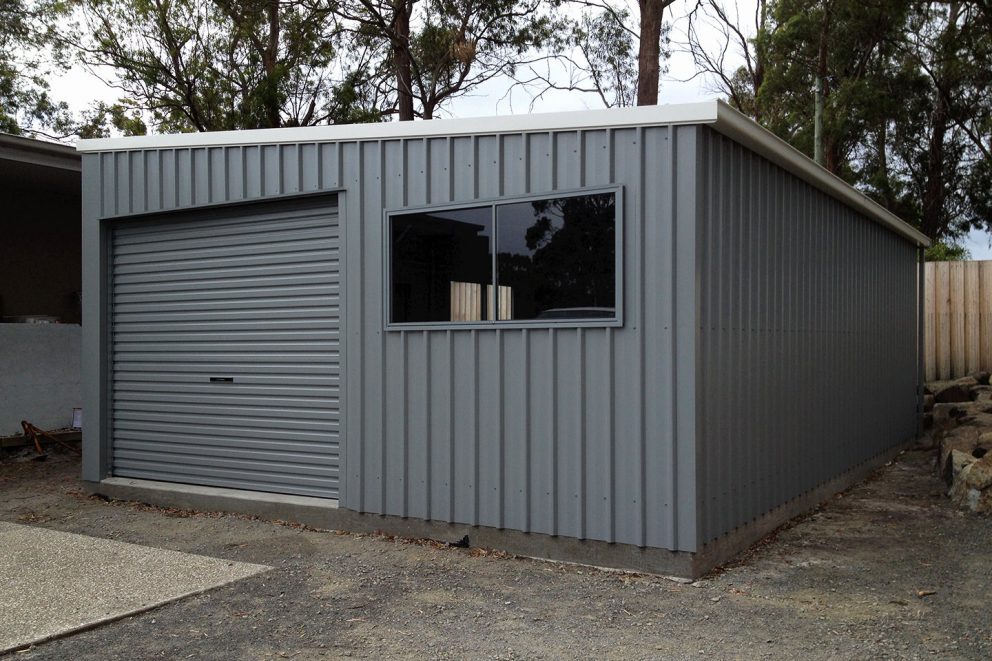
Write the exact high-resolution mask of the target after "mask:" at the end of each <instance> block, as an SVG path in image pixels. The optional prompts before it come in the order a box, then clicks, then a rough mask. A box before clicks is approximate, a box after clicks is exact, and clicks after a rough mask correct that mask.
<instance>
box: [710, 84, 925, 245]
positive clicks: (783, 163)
mask: <svg viewBox="0 0 992 661" xmlns="http://www.w3.org/2000/svg"><path fill="white" fill-rule="evenodd" d="M718 106H719V110H718V111H717V120H716V123H715V124H714V125H713V128H714V129H715V130H717V131H719V132H720V133H722V134H723V135H725V136H727V137H728V138H730V139H732V140H735V141H737V142H739V143H741V144H742V145H744V146H745V147H747V148H748V149H750V150H751V151H753V152H755V153H757V154H760V155H762V156H764V157H765V158H767V159H768V160H769V161H771V162H772V163H775V164H776V165H778V166H779V167H781V168H783V169H784V170H786V171H787V172H790V173H792V174H794V175H796V176H797V177H799V178H800V179H802V180H804V181H806V182H807V183H809V184H812V185H813V186H816V187H817V188H819V189H820V190H822V191H823V192H824V193H827V194H828V195H830V196H832V197H834V198H837V199H838V200H840V201H841V202H844V203H845V204H847V205H848V206H851V207H854V208H855V209H857V210H858V211H860V212H861V213H863V214H865V215H866V216H868V217H869V218H872V219H873V220H875V221H876V222H878V223H879V224H881V225H884V226H885V227H887V228H889V229H890V230H892V231H893V232H896V233H897V234H900V235H901V236H903V237H905V238H906V239H909V240H910V241H912V242H913V243H915V244H916V245H917V246H921V247H926V246H929V245H930V239H928V238H927V236H926V235H925V234H923V233H922V232H920V231H919V230H917V229H916V228H915V227H913V226H912V225H910V224H909V223H907V222H906V221H904V220H902V219H901V218H899V216H896V215H895V214H893V213H892V212H890V211H889V210H888V209H886V208H885V207H883V206H882V205H880V204H879V203H878V202H875V201H874V200H872V199H871V198H869V197H868V196H867V195H865V194H864V193H862V192H861V191H859V190H858V189H857V188H854V187H853V186H851V185H850V184H848V183H847V182H845V181H844V180H843V179H841V178H840V177H837V176H836V175H834V174H832V173H831V172H829V171H828V170H827V169H826V168H824V167H822V166H820V165H818V164H817V163H816V162H815V161H813V160H812V159H811V158H809V157H808V156H806V154H804V153H802V152H801V151H799V150H798V149H796V148H795V147H793V146H792V145H790V144H789V143H787V142H786V141H785V140H782V139H781V138H779V137H778V136H777V135H775V134H774V133H772V132H771V131H769V130H768V129H765V128H763V127H762V126H760V125H759V124H758V123H757V122H755V121H753V120H752V119H750V118H749V117H747V116H745V115H743V114H741V113H739V112H737V111H736V110H734V109H733V108H731V107H730V106H728V105H727V104H725V103H723V102H719V103H718Z"/></svg>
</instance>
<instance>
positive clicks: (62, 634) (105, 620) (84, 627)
mask: <svg viewBox="0 0 992 661" xmlns="http://www.w3.org/2000/svg"><path fill="white" fill-rule="evenodd" d="M243 564H257V563H243ZM272 569H273V567H263V568H262V569H260V570H259V571H257V572H255V573H254V574H251V575H250V576H242V577H240V578H232V579H231V580H229V581H224V582H223V583H217V584H216V585H210V586H207V587H205V588H202V589H199V590H190V591H189V592H184V593H182V594H179V595H176V596H175V597H171V598H169V599H166V600H165V601H160V602H158V603H155V604H148V605H147V606H139V607H138V608H132V609H131V610H128V611H125V612H122V613H115V614H113V615H108V616H107V617H102V618H100V619H97V620H94V621H92V622H87V623H86V624H81V625H79V626H78V627H71V628H69V629H66V630H64V631H59V632H57V633H53V634H50V635H48V636H44V637H42V638H38V639H36V640H32V641H31V642H30V643H25V644H23V645H14V646H13V647H6V648H0V656H4V655H6V654H11V653H14V652H20V651H23V650H29V649H31V648H33V647H35V646H37V645H42V644H44V643H50V642H52V641H53V640H59V639H61V638H66V637H68V636H72V635H74V634H77V633H82V632H84V631H91V630H92V629H96V628H98V627H102V626H103V625H105V624H110V623H111V622H117V621H119V620H123V619H125V618H128V617H133V616H135V615H140V614H142V613H147V612H148V611H153V610H156V609H158V608H162V607H163V606H168V605H169V604H174V603H176V602H177V601H182V600H183V599H187V598H189V597H195V596H197V595H201V594H206V593H207V592H210V591H211V590H216V589H218V588H222V587H224V586H227V585H231V584H232V583H237V582H238V581H242V580H244V579H246V578H252V577H254V576H258V575H259V574H264V573H266V572H269V571H272Z"/></svg>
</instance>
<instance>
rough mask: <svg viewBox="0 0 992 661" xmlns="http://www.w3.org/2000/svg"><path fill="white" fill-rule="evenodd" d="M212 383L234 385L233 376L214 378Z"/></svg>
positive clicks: (211, 380)
mask: <svg viewBox="0 0 992 661" xmlns="http://www.w3.org/2000/svg"><path fill="white" fill-rule="evenodd" d="M210 383H234V377H233V376H212V377H210Z"/></svg>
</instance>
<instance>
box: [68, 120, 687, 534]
mask: <svg viewBox="0 0 992 661" xmlns="http://www.w3.org/2000/svg"><path fill="white" fill-rule="evenodd" d="M699 135H700V129H699V127H694V126H684V127H668V126H655V127H646V128H623V129H602V130H587V131H562V132H550V133H547V132H543V133H530V134H504V135H482V136H465V137H461V136H458V137H450V138H426V139H407V140H382V141H363V142H342V143H307V144H287V145H264V146H243V147H212V148H183V149H159V150H147V151H121V152H107V153H101V154H86V155H84V172H85V173H86V176H85V182H84V191H83V195H84V199H83V218H84V254H85V256H86V258H87V260H89V265H88V266H84V280H85V282H87V283H89V284H88V285H87V286H88V290H87V291H88V292H90V293H88V294H87V296H88V297H89V299H88V305H87V311H86V316H85V318H84V323H86V324H88V325H89V328H90V329H91V331H90V333H89V334H88V335H87V339H86V348H87V349H88V350H89V352H90V353H89V355H90V358H88V359H86V358H85V356H84V359H85V360H87V364H86V365H85V366H84V372H85V373H86V374H87V378H88V379H89V380H90V382H92V383H101V384H105V383H107V380H108V374H107V367H106V357H105V356H106V353H105V352H106V344H105V340H104V339H101V338H102V335H101V331H100V330H99V329H100V328H102V325H103V324H105V323H106V313H107V308H108V300H107V294H106V293H105V291H102V290H100V287H99V286H94V283H98V282H100V281H101V278H102V276H101V275H99V273H97V271H98V270H100V271H102V272H105V269H106V268H107V263H108V260H109V252H108V251H109V248H108V245H107V236H106V234H105V232H104V230H102V229H100V227H101V226H102V225H103V224H102V223H99V222H98V220H99V219H100V218H108V217H115V216H123V215H128V214H136V213H145V212H149V211H159V210H168V209H180V208H190V207H195V206H202V205H207V204H223V203H226V202H237V201H243V200H248V199H264V198H275V197H279V196H285V195H290V194H293V193H301V192H308V191H318V190H333V189H342V190H343V191H344V193H343V195H342V197H341V206H342V214H343V215H342V229H343V238H344V241H345V249H344V252H343V254H342V262H343V268H344V273H345V278H344V285H343V286H344V289H345V292H346V295H345V300H344V306H343V317H344V319H345V328H346V334H345V337H344V338H343V346H342V351H343V362H344V367H345V374H346V379H345V380H346V383H347V388H346V390H345V392H344V393H343V397H344V406H345V416H344V420H343V428H344V433H345V439H346V440H345V445H344V448H343V454H344V462H345V467H346V471H345V473H344V474H343V475H342V483H343V484H342V487H343V494H342V505H343V506H344V507H348V508H351V509H356V510H359V511H363V512H371V513H382V514H391V515H398V516H410V517H419V518H426V519H433V520H440V521H451V522H458V523H468V524H480V525H486V526H494V527H500V528H510V529H516V530H523V531H532V532H540V533H547V534H557V535H567V536H571V537H578V538H586V539H596V540H603V541H615V542H622V543H628V544H635V545H642V546H656V547H661V548H671V549H679V550H685V551H692V550H695V546H696V529H695V524H696V509H695V507H696V505H695V489H696V487H695V480H694V470H695V468H694V462H695V451H694V433H695V432H694V424H695V419H694V416H692V415H691V413H689V412H691V411H692V410H693V407H694V399H693V398H694V393H695V382H694V379H695V352H694V350H693V348H692V347H693V344H694V342H695V305H696V301H695V296H694V293H695V290H694V288H693V287H692V281H693V278H694V273H695V263H694V261H693V260H694V259H695V251H694V250H693V246H694V245H695V209H696V199H695V198H696V194H697V184H698V179H697V172H696V168H697V161H696V154H695V151H696V145H697V141H698V139H699ZM613 184H616V185H620V186H623V195H624V210H625V214H624V272H623V274H622V277H623V279H624V295H625V309H624V326H623V327H622V328H561V327H557V328H550V329H549V328H546V329H529V330H522V329H521V330H511V329H493V330H431V331H388V332H387V331H385V330H384V326H385V324H384V319H383V292H384V286H383V263H382V262H383V251H384V246H383V236H382V231H383V212H384V210H385V209H399V208H403V207H405V206H410V207H414V206H423V205H427V204H433V203H451V202H471V201H473V200H479V199H493V198H500V197H505V196H512V195H517V194H543V193H549V194H550V193H554V192H555V191H570V190H575V189H580V188H582V187H585V186H603V185H613ZM101 352H103V353H102V355H103V356H104V358H102V359H101V358H100V357H99V356H100V355H101ZM101 361H102V362H101ZM88 397H89V399H87V403H86V406H87V407H88V408H89V409H90V410H97V411H101V410H103V411H105V410H106V408H105V407H106V403H107V399H108V395H107V393H106V392H105V391H101V393H99V394H98V393H97V392H93V393H91V394H90V395H88ZM103 415H104V416H105V415H106V414H105V413H104V414H103ZM107 424H108V422H107V420H106V419H105V417H104V418H102V419H101V418H99V417H98V418H97V422H95V423H94V422H92V421H91V423H90V424H88V428H89V429H91V430H93V431H94V432H96V433H97V434H98V435H99V436H100V437H104V436H105V435H106V433H107V430H106V428H107ZM99 457H102V458H103V460H107V458H108V457H109V448H103V449H102V450H101V451H100V453H88V454H87V455H86V457H84V476H85V477H86V479H91V480H92V479H100V477H101V476H102V474H103V472H104V471H105V470H106V466H101V465H100V464H99V462H98V458H99Z"/></svg>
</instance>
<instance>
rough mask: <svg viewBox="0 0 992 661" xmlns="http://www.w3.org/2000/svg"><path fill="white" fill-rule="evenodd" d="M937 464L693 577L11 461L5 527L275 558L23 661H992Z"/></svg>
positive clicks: (979, 525)
mask: <svg viewBox="0 0 992 661" xmlns="http://www.w3.org/2000/svg"><path fill="white" fill-rule="evenodd" d="M932 461H933V457H932V455H931V454H930V453H922V452H907V453H904V454H903V455H901V456H900V457H899V458H898V459H897V460H896V461H894V462H893V463H892V464H890V465H889V466H887V467H885V468H883V469H882V470H881V471H879V472H878V473H877V474H876V475H875V476H874V477H873V478H872V479H870V480H869V481H868V482H866V483H864V484H862V485H860V486H857V487H856V488H854V489H852V490H851V491H848V492H847V493H845V494H843V495H842V496H838V497H836V498H834V499H832V500H831V501H830V502H829V503H828V504H826V505H825V506H824V507H823V508H821V509H820V510H818V511H817V512H815V513H813V514H812V515H810V516H808V517H806V518H805V519H803V520H801V521H798V522H795V523H794V524H793V525H792V526H791V527H787V528H785V529H782V530H780V531H779V532H778V533H777V534H776V535H774V536H772V537H771V538H769V539H766V540H765V541H764V542H762V543H761V544H759V545H758V546H757V547H756V548H754V549H752V550H751V551H750V552H749V553H748V554H746V556H745V557H743V558H740V559H739V560H738V561H737V562H736V563H735V564H734V565H732V566H730V567H727V568H725V569H723V570H722V571H719V572H717V573H714V574H713V575H711V576H709V577H707V578H705V579H703V580H700V581H697V582H696V583H694V584H692V585H687V584H683V583H678V582H675V581H672V580H668V579H665V578H662V577H657V576H650V575H633V574H623V573H616V572H608V571H601V570H596V569H592V568H588V567H581V566H570V565H562V564H554V563H548V562H541V561H535V560H527V559H520V558H513V557H507V556H504V555H502V554H498V553H487V552H484V551H480V550H477V549H469V550H464V549H452V548H445V547H442V546H440V545H436V544H432V543H428V542H411V541H408V540H397V539H391V538H385V537H376V536H368V535H350V534H339V533H335V532H331V531H318V530H308V529H301V528H299V527H294V526H291V525H286V524H281V523H278V522H270V521H261V520H253V519H250V518H246V517H239V516H231V515H221V514H209V513H208V514H201V513H192V512H177V511H170V510H164V509H160V508H153V507H148V506H143V505H138V504H134V503H118V502H105V501H103V500H100V499H99V498H96V497H88V496H86V495H85V494H84V493H83V492H82V490H81V488H80V486H79V484H78V482H77V481H76V475H77V474H78V464H77V460H76V459H75V458H72V457H68V456H65V455H58V454H55V455H53V456H52V457H51V458H50V459H49V461H47V462H13V461H11V460H9V459H8V460H6V461H5V460H0V520H2V521H10V522H16V523H26V524H30V525H37V526H44V527H47V528H53V529H58V530H64V531H70V532H76V533H82V534H86V535H92V536H96V537H104V538H110V539H117V540H122V541H127V542H132V543H137V544H144V545H149V546H155V547H160V548H165V549H174V550H178V551H186V552H190V553H197V554H203V555H209V556H214V557H219V558H227V559H230V560H240V561H244V562H251V563H259V564H266V565H273V566H275V567H276V569H275V570H274V571H270V572H268V573H266V574H263V575H260V576H256V577H253V578H249V579H246V580H243V581H240V582H238V583H236V584H232V585H230V586H226V587H222V588H219V589H217V590H214V591H212V592H209V593H206V594H203V595H200V596H197V597H192V598H189V599H185V600H183V601H180V602H177V603H174V604H170V605H167V606H163V607H161V608H158V609H156V610H153V611H150V612H147V613H144V614H142V615H138V616H134V617H131V618H129V619H125V620H121V621H118V622H114V623H111V624H108V625H106V626H102V627H100V628H97V629H94V630H91V631H87V632H83V633H79V634H76V635H73V636H70V637H68V638H64V639H61V640H56V641H53V642H49V643H45V644H42V645H39V646H38V647H36V648H33V649H31V650H29V651H26V652H22V653H20V654H18V656H17V658H18V659H21V658H23V659H66V658H71V659H129V660H130V659H152V658H170V659H176V658H191V659H256V658H277V659H278V658H300V659H307V658H333V657H341V656H355V657H367V658H384V657H412V658H423V657H430V658H500V659H516V658H574V657H576V656H581V657H604V658H617V659H630V658H659V657H665V658H689V657H707V658H766V657H767V658H803V659H822V658H843V659H848V658H933V657H934V656H940V657H941V658H968V659H988V658H992V626H990V625H992V608H990V600H989V598H990V594H989V588H990V586H992V520H990V519H988V518H980V517H978V516H976V515H971V514H963V513H961V512H958V511H956V510H955V509H953V508H952V507H951V505H950V504H949V502H948V501H947V499H946V498H945V497H944V495H943V486H942V484H941V483H940V482H939V481H938V480H937V479H936V478H935V477H934V476H933V473H932V471H931V465H932V464H931V462H932ZM0 552H2V550H0ZM931 592H932V594H930V593H931Z"/></svg>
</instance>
